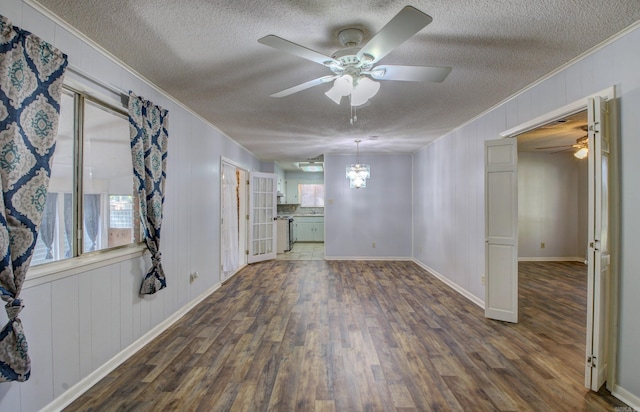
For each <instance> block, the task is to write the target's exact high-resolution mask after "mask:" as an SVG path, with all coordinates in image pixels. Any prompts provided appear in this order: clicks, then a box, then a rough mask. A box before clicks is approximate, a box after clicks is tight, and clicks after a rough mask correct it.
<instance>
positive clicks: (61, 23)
mask: <svg viewBox="0 0 640 412" xmlns="http://www.w3.org/2000/svg"><path fill="white" fill-rule="evenodd" d="M22 1H23V2H24V3H25V4H27V5H28V6H30V7H33V8H34V9H36V10H37V11H38V12H40V13H42V14H43V15H44V16H45V17H47V18H48V19H49V20H51V21H52V22H53V23H55V24H57V25H59V26H61V27H62V28H64V29H65V30H68V31H69V32H70V33H71V34H72V35H74V36H76V37H77V38H78V39H80V40H82V41H83V42H85V43H87V44H88V45H89V46H90V47H92V48H93V49H94V50H95V51H97V52H98V53H100V54H102V55H103V56H105V57H106V58H108V59H110V60H111V61H113V62H114V63H116V64H118V65H119V66H120V67H122V68H123V69H124V70H126V71H128V72H129V73H131V74H132V75H134V76H136V77H137V78H139V79H140V80H142V81H143V82H145V83H146V84H147V85H148V86H149V87H151V88H152V89H154V90H155V91H157V92H158V93H160V94H162V95H163V96H164V97H165V98H167V99H169V100H171V101H172V102H173V103H175V104H176V105H178V106H180V108H182V109H183V110H184V111H186V112H188V113H190V114H191V115H193V116H195V117H196V118H197V119H199V120H200V121H202V122H203V123H205V124H207V125H208V126H210V127H211V128H213V129H214V130H215V131H216V132H217V133H219V134H220V135H222V136H224V137H226V138H227V139H229V141H231V142H232V143H234V144H235V145H236V146H238V147H240V148H241V149H242V150H245V151H246V152H247V153H249V154H250V155H251V156H253V157H254V158H256V159H258V157H257V156H256V155H255V154H254V153H253V152H251V151H250V150H249V149H247V148H246V147H244V146H242V145H241V144H240V143H238V142H237V141H235V140H234V139H232V138H231V137H229V135H227V134H226V133H225V132H223V131H222V130H221V129H220V128H218V127H217V126H216V125H214V124H213V123H211V122H210V121H209V120H207V119H205V118H204V117H202V116H201V115H200V114H198V113H196V112H194V111H193V110H192V109H190V108H189V107H187V106H186V105H185V104H184V103H182V102H181V101H179V100H178V99H176V98H175V97H173V96H172V95H170V94H169V93H168V92H167V91H165V90H163V89H161V88H160V87H159V86H157V85H156V84H155V83H153V82H152V81H151V80H149V79H147V78H146V77H144V76H143V75H142V74H140V73H138V72H137V71H136V70H134V69H133V68H132V67H130V66H129V65H128V64H126V63H125V62H123V61H122V60H120V59H119V58H117V57H116V56H115V55H113V54H111V53H110V52H109V51H108V50H107V49H105V48H104V47H102V46H100V45H99V44H98V43H96V42H95V41H93V40H92V39H90V38H89V37H88V36H87V35H85V34H84V33H82V32H81V31H79V30H78V29H76V28H75V27H73V26H72V25H71V24H69V23H67V22H66V21H64V20H63V19H62V18H60V16H58V15H56V14H55V13H53V12H52V11H51V10H49V9H47V8H46V7H44V6H43V5H41V4H40V3H38V2H36V1H35V0H22ZM27 30H28V28H27ZM46 40H51V39H46ZM73 70H74V71H76V72H77V74H80V75H81V76H86V77H87V78H88V80H92V79H96V78H95V77H94V76H92V75H91V74H89V73H87V72H85V71H84V70H82V69H80V68H78V67H74V69H73ZM97 84H98V85H99V86H101V87H104V88H106V89H107V90H111V91H116V90H117V92H118V93H120V90H119V88H116V87H115V86H112V85H109V84H106V83H104V82H102V81H100V80H98V83H97ZM134 92H135V90H134ZM127 95H128V93H127Z"/></svg>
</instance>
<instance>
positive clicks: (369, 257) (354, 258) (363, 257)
mask: <svg viewBox="0 0 640 412" xmlns="http://www.w3.org/2000/svg"><path fill="white" fill-rule="evenodd" d="M324 260H396V261H411V260H413V259H412V258H410V257H406V256H404V257H388V256H387V257H384V256H325V257H324Z"/></svg>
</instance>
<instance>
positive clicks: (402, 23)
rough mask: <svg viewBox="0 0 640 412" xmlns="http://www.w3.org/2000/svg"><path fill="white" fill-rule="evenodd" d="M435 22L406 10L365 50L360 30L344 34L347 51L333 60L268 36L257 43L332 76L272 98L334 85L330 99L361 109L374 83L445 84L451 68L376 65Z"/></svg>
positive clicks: (376, 86) (341, 36)
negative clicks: (346, 100)
mask: <svg viewBox="0 0 640 412" xmlns="http://www.w3.org/2000/svg"><path fill="white" fill-rule="evenodd" d="M432 20H433V19H432V18H431V16H429V15H428V14H425V13H423V12H421V11H420V10H418V9H416V8H414V7H411V6H406V7H404V8H403V9H402V10H401V11H400V12H399V13H398V14H396V15H395V17H393V18H392V19H391V20H390V21H389V22H388V23H387V25H386V26H384V27H383V28H382V29H381V30H380V31H379V32H378V33H376V34H375V35H374V36H373V38H371V40H369V41H368V42H367V43H366V44H365V45H363V46H362V47H359V46H360V43H361V41H362V38H363V36H364V34H363V32H362V31H361V30H359V29H345V30H342V31H341V32H340V33H339V34H338V39H339V40H340V43H341V44H342V45H343V46H344V47H345V48H344V49H341V50H338V51H337V52H335V53H334V54H333V55H332V56H331V57H329V56H325V55H324V54H322V53H319V52H317V51H314V50H311V49H308V48H306V47H304V46H301V45H299V44H296V43H293V42H290V41H289V40H285V39H283V38H281V37H278V36H274V35H268V36H265V37H263V38H261V39H259V40H258V42H260V43H262V44H264V45H266V46H270V47H273V48H275V49H278V50H282V51H285V52H287V53H290V54H293V55H294V56H298V57H302V58H303V59H307V60H310V61H312V62H314V63H318V64H321V65H323V66H326V67H328V68H329V69H330V70H331V71H332V72H333V74H332V75H328V76H323V77H320V78H317V79H313V80H310V81H308V82H305V83H302V84H299V85H297V86H293V87H290V88H288V89H285V90H283V91H281V92H278V93H275V94H272V95H271V96H272V97H285V96H289V95H291V94H294V93H297V92H300V91H303V90H306V89H309V88H311V87H314V86H318V85H321V84H325V83H329V82H331V81H333V82H334V83H333V87H332V88H331V89H330V90H329V91H328V92H326V93H325V94H326V95H327V96H328V97H329V98H331V99H332V100H333V101H334V102H336V103H337V104H340V102H341V100H342V97H344V96H349V100H350V105H351V106H361V105H363V104H365V103H366V102H367V101H368V100H369V99H370V98H371V97H373V96H374V95H375V94H376V93H377V92H378V89H379V88H380V84H379V83H378V82H376V81H374V80H399V81H409V82H442V81H443V80H444V79H445V78H446V77H447V76H448V75H449V72H451V67H439V66H398V65H376V63H378V62H379V61H380V60H381V59H382V58H383V57H385V56H386V55H387V54H389V53H390V52H391V51H392V50H393V49H395V48H396V47H398V46H399V45H400V44H402V43H404V42H405V41H406V40H407V39H409V38H410V37H412V36H413V35H414V34H416V33H417V32H419V31H420V30H422V29H423V28H424V27H426V26H427V25H428V24H429V23H431V21H432Z"/></svg>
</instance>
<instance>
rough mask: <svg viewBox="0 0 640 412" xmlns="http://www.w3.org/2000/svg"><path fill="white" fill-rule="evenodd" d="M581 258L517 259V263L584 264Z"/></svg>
mask: <svg viewBox="0 0 640 412" xmlns="http://www.w3.org/2000/svg"><path fill="white" fill-rule="evenodd" d="M584 259H585V258H583V257H576V256H571V257H519V258H518V262H584Z"/></svg>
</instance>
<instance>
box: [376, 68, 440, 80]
mask: <svg viewBox="0 0 640 412" xmlns="http://www.w3.org/2000/svg"><path fill="white" fill-rule="evenodd" d="M450 72H451V67H439V66H396V65H386V66H385V65H383V66H376V67H374V68H373V70H371V77H373V78H374V79H377V80H401V81H405V82H436V83H440V82H441V81H443V80H444V79H446V78H447V76H448V75H449V73H450Z"/></svg>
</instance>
